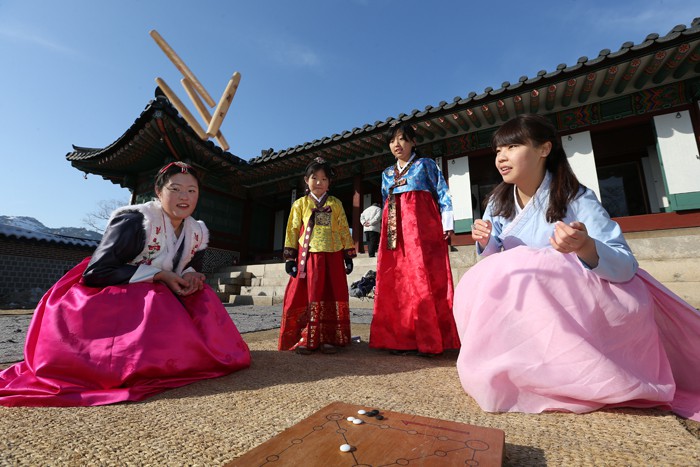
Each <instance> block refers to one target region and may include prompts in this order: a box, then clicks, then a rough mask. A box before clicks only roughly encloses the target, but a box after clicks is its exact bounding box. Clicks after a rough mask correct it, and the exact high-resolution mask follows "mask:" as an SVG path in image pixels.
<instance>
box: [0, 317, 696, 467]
mask: <svg viewBox="0 0 700 467" xmlns="http://www.w3.org/2000/svg"><path fill="white" fill-rule="evenodd" d="M278 332H279V331H278V330H271V331H260V332H254V333H248V334H245V335H244V338H245V339H246V341H247V342H248V344H249V345H250V348H251V351H252V356H253V364H252V366H251V368H249V369H247V370H244V371H240V372H237V373H234V374H232V375H229V376H226V377H223V378H217V379H214V380H207V381H201V382H198V383H195V384H191V385H189V386H186V387H183V388H178V389H173V390H170V391H166V392H165V393H162V394H159V395H157V396H155V397H153V398H151V399H148V400H146V401H144V402H140V403H124V404H117V405H111V406H102V407H87V408H3V407H0V464H2V465H127V464H131V465H184V464H187V465H216V466H219V465H223V464H225V463H226V462H228V461H230V460H232V459H234V458H236V457H237V456H240V455H242V454H243V453H245V452H246V451H248V450H250V449H251V448H253V447H255V446H257V445H259V444H261V443H263V442H264V441H266V440H268V439H269V438H271V437H273V436H274V435H276V434H278V433H279V432H281V431H283V430H284V429H286V428H288V427H290V426H292V425H294V424H296V423H297V422H299V421H301V420H303V419H304V418H306V417H308V416H309V415H311V414H312V413H314V412H316V411H317V410H319V409H321V408H322V407H325V406H326V405H327V404H329V403H330V402H332V401H342V402H346V403H349V404H357V405H362V406H367V407H373V408H378V409H380V410H391V411H397V412H405V413H409V414H415V415H420V416H425V417H433V418H442V419H447V420H454V421H458V422H463V423H469V424H473V425H479V426H485V427H493V428H498V429H501V430H504V431H505V434H506V448H505V458H506V461H505V464H506V465H513V466H526V465H557V466H558V465H615V466H621V465H688V466H690V465H700V440H699V439H698V437H697V431H698V430H697V425H698V424H694V423H693V422H687V421H683V420H681V419H679V418H678V417H676V416H674V415H673V414H671V413H669V412H662V411H658V410H633V409H615V410H604V411H598V412H594V413H590V414H585V415H574V414H562V413H549V414H538V415H532V414H519V413H509V414H489V413H485V412H483V411H482V410H481V409H480V408H479V407H478V406H477V405H476V403H475V402H474V401H473V400H472V399H471V398H470V397H469V396H468V395H466V393H465V392H464V390H463V389H462V387H461V385H460V383H459V379H458V377H457V371H456V369H455V361H456V358H457V354H456V352H454V353H449V354H445V355H443V356H441V357H438V358H434V359H425V358H420V357H409V356H394V355H390V354H388V353H386V352H382V351H375V350H370V349H369V348H368V346H367V338H368V334H369V326H367V325H357V324H355V325H353V334H354V335H360V336H362V342H361V343H359V344H358V343H355V344H352V346H351V347H350V348H348V349H344V350H343V351H341V352H339V353H338V354H336V355H321V354H318V355H316V354H314V355H309V356H302V355H297V354H295V353H292V352H278V351H277V350H276V344H277V335H278ZM310 455H312V453H310Z"/></svg>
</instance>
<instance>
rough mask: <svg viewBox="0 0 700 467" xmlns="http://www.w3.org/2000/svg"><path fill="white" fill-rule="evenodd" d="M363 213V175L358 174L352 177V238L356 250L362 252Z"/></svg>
mask: <svg viewBox="0 0 700 467" xmlns="http://www.w3.org/2000/svg"><path fill="white" fill-rule="evenodd" d="M361 213H362V175H361V174H357V175H355V176H353V178H352V221H351V222H350V227H352V240H353V242H354V243H355V250H356V251H357V252H358V253H361V252H362V251H363V250H360V248H361V247H362V224H361V223H360V214H361Z"/></svg>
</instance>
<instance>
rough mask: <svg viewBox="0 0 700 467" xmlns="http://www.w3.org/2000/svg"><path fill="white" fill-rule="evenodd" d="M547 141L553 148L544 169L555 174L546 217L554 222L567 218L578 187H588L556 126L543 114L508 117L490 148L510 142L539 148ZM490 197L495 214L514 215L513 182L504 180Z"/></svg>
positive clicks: (494, 137) (507, 216)
mask: <svg viewBox="0 0 700 467" xmlns="http://www.w3.org/2000/svg"><path fill="white" fill-rule="evenodd" d="M547 142H549V143H551V144H552V150H551V151H550V153H549V155H548V156H547V159H546V162H545V170H547V172H549V173H551V174H552V185H551V189H550V192H549V206H548V207H547V214H546V218H547V222H549V223H554V222H557V221H560V220H562V219H563V218H564V216H565V215H566V210H567V207H568V205H569V203H570V202H571V201H573V200H574V199H576V197H577V195H578V193H579V189H580V188H584V189H585V187H584V186H583V185H581V183H580V182H579V181H578V179H577V178H576V175H574V172H573V170H571V166H570V165H569V161H568V160H567V159H566V153H565V152H564V148H562V146H561V141H560V139H559V136H558V135H557V130H556V128H555V127H554V125H552V123H551V122H550V121H549V120H547V119H546V118H544V117H542V116H540V115H533V114H524V115H518V116H517V117H515V118H512V119H511V120H508V121H507V122H506V123H504V124H503V126H501V128H499V129H498V131H496V133H494V135H493V138H492V139H491V147H492V148H493V149H494V151H495V150H496V148H498V147H499V146H507V145H509V144H532V145H533V146H536V147H539V146H541V145H543V144H544V143H547ZM487 199H488V200H489V201H491V202H493V215H494V216H502V217H505V218H507V219H512V218H513V217H514V216H515V199H514V196H513V184H512V183H506V182H501V183H500V184H498V186H496V188H494V189H493V191H492V192H491V193H489V196H488V197H487Z"/></svg>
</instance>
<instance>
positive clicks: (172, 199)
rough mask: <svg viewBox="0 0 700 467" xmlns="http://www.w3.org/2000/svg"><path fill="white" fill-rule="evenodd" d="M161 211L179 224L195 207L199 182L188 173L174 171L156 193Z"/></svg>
mask: <svg viewBox="0 0 700 467" xmlns="http://www.w3.org/2000/svg"><path fill="white" fill-rule="evenodd" d="M157 195H158V199H159V200H160V203H161V204H162V205H163V211H164V212H165V214H166V215H167V216H168V217H169V218H170V220H171V222H172V223H173V224H179V223H180V222H182V221H183V220H184V219H186V218H188V217H189V216H191V215H192V213H193V212H194V208H196V207H197V200H198V199H199V184H198V183H197V179H196V178H194V177H193V176H192V175H190V174H185V173H176V174H175V175H173V176H172V177H170V179H169V180H168V181H167V183H166V184H165V185H164V186H163V188H162V189H161V190H160V192H159V193H157Z"/></svg>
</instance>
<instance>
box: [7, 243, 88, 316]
mask: <svg viewBox="0 0 700 467" xmlns="http://www.w3.org/2000/svg"><path fill="white" fill-rule="evenodd" d="M92 251H93V249H92V248H88V247H79V246H72V245H64V244H59V243H47V242H38V241H34V240H21V239H14V238H2V237H0V307H1V308H28V307H30V308H31V307H34V306H35V305H36V304H37V303H38V301H39V300H40V299H41V297H42V295H43V294H44V293H45V292H46V291H47V290H48V289H49V288H50V287H51V286H52V285H53V284H54V283H55V282H56V281H57V280H58V279H60V278H61V276H63V274H65V273H66V271H68V270H69V269H71V268H72V267H73V266H75V265H76V264H78V263H79V262H80V261H82V260H83V259H84V258H85V257H87V256H90V255H91V254H92Z"/></svg>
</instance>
